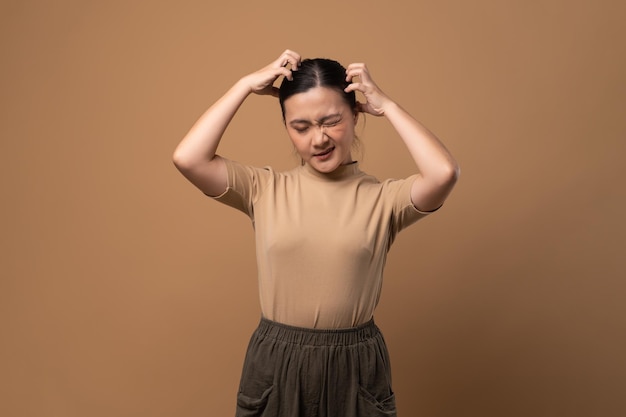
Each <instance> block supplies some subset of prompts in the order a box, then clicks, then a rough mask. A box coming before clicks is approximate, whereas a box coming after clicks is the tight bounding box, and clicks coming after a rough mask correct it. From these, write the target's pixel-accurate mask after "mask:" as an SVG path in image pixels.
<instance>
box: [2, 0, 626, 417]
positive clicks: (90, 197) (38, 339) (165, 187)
mask: <svg viewBox="0 0 626 417" xmlns="http://www.w3.org/2000/svg"><path fill="white" fill-rule="evenodd" d="M625 19H626V6H625V5H624V3H623V2H620V1H608V0H601V1H565V0H545V1H521V0H517V1H513V0H508V1H507V0H505V1H498V0H476V1H471V2H470V1H445V0H444V1H436V2H435V1H423V0H416V1H409V0H405V1H393V0H390V1H386V2H382V1H376V2H375V1H367V0H363V1H359V2H351V1H341V2H340V1H330V0H318V1H311V2H271V1H270V2H253V1H249V2H244V1H237V0H235V1H227V2H216V1H176V2H174V1H170V2H167V1H110V2H87V1H78V0H58V1H54V2H52V1H43V0H12V1H11V0H3V1H2V2H1V3H0V56H1V64H0V106H1V112H0V134H1V138H0V157H1V159H2V161H1V163H0V184H1V192H2V204H1V208H0V210H1V217H0V219H1V220H0V222H1V223H0V250H1V252H0V275H1V279H0V414H1V415H3V416H11V417H13V416H15V417H18V416H19V417H21V416H24V417H26V416H28V417H30V416H33V417H35V416H36V417H43V416H46V417H79V416H80V417H83V416H90V417H100V416H102V417H104V416H107V417H110V416H119V417H126V416H150V417H161V416H186V417H195V416H197V417H200V416H229V415H233V414H234V408H235V394H236V390H237V385H238V380H239V375H240V370H241V363H242V360H243V355H244V351H245V348H246V344H247V341H248V338H249V336H250V334H251V332H252V331H253V329H254V328H255V326H256V324H257V322H258V319H259V314H260V312H259V307H258V300H257V287H256V270H255V253H254V247H253V230H252V227H251V224H250V222H249V220H248V219H247V218H246V217H245V216H244V215H242V214H241V213H239V212H236V211H235V210H232V209H229V208H227V207H225V206H222V205H220V204H218V203H216V202H213V201H210V200H209V199H208V198H206V197H204V196H203V195H202V193H201V192H199V191H197V190H196V189H195V188H193V186H192V185H191V184H189V183H188V182H186V180H185V179H184V178H183V177H182V176H181V175H180V174H179V173H178V172H177V171H176V169H175V168H174V166H173V164H172V162H171V155H172V152H173V150H174V148H175V146H176V145H177V143H178V142H179V141H180V140H181V138H182V137H183V136H184V135H185V133H186V132H187V131H188V129H189V128H190V127H191V125H192V124H193V123H194V122H195V120H196V119H197V118H198V117H199V116H200V115H201V114H202V112H203V111H204V110H205V109H206V108H208V106H209V105H210V104H211V103H212V102H213V101H215V100H216V99H218V98H219V97H220V96H221V95H222V94H223V93H224V92H225V91H226V90H227V89H228V88H229V87H230V86H231V85H232V84H233V83H234V82H235V81H236V80H237V79H238V78H239V77H241V76H243V75H245V74H247V73H249V72H252V71H254V70H256V69H258V68H260V67H262V66H265V65H266V64H267V63H269V62H270V61H272V60H273V59H275V58H276V57H277V56H278V55H279V54H280V53H281V52H282V51H283V50H284V49H286V48H290V49H293V50H296V51H298V52H299V53H301V54H302V55H303V56H304V57H329V58H334V59H337V60H339V61H340V62H342V63H344V64H345V65H347V64H349V63H351V62H365V63H367V65H368V66H369V68H370V71H371V73H372V76H373V77H374V80H375V81H376V82H377V83H378V84H379V85H380V86H381V88H382V89H383V90H384V91H385V92H387V93H388V94H389V95H390V96H391V97H393V98H394V99H395V100H396V101H398V102H399V103H400V104H401V105H403V106H404V107H405V108H406V109H407V110H409V111H410V112H411V113H412V114H413V115H415V117H417V118H418V119H419V120H420V121H422V122H423V123H424V124H425V125H426V126H428V127H429V128H430V129H431V130H432V131H433V132H435V133H436V134H437V135H438V136H439V137H440V138H441V139H442V140H443V141H444V142H445V143H446V145H447V146H448V148H449V149H450V150H451V151H452V153H453V154H454V155H455V157H456V158H457V159H458V161H459V163H460V165H461V169H462V174H461V179H460V181H459V183H458V185H457V188H456V189H455V191H454V192H453V194H452V195H451V197H450V198H449V200H448V201H447V202H446V204H445V206H444V207H443V208H442V209H441V210H440V211H439V212H438V213H437V214H435V215H432V216H430V217H429V218H427V219H425V220H423V221H421V222H419V223H418V224H416V225H415V226H413V227H411V228H409V229H407V230H405V231H403V232H402V233H401V235H400V236H399V238H398V240H397V241H396V242H395V243H394V246H393V247H392V250H391V252H390V254H389V259H388V267H387V269H386V274H385V284H384V288H383V294H382V300H381V303H380V304H379V308H378V310H377V313H376V320H377V322H378V324H379V325H380V327H381V328H382V329H383V332H384V334H385V336H386V339H387V343H388V345H389V349H390V352H391V361H392V365H393V374H394V389H395V391H396V394H397V400H398V408H399V413H400V415H401V416H407V417H408V416H429V417H469V416H480V417H492V416H493V417H496V416H498V417H500V416H507V417H518V416H519V417H529V416H533V417H553V416H568V417H572V416H589V417H592V416H594V417H595V416H602V417H618V416H624V415H626V397H625V396H624V393H625V392H626V356H625V354H624V352H626V303H625V302H624V299H625V291H626V283H625V282H624V278H625V276H626V274H625V273H624V267H625V266H626V262H625V261H624V247H625V244H626V231H625V228H626V227H625V222H624V219H623V213H624V209H625V208H626V195H625V194H626V193H625V191H624V190H625V187H624V185H623V178H624V174H626V169H625V167H624V163H623V159H624V157H625V156H626V152H625V151H626V117H625V115H626V77H625V75H626V60H625V55H624V51H625V50H626V26H624V24H623V22H624V20H625ZM358 133H359V136H360V137H361V140H362V142H363V150H362V155H359V156H358V158H359V159H360V160H361V161H362V168H363V169H364V170H366V171H367V172H368V173H371V174H373V175H375V176H377V177H379V178H381V179H384V178H388V177H396V178H397V177H404V176H408V175H410V174H412V173H413V172H414V171H415V167H414V165H413V163H412V161H411V159H410V157H409V156H408V153H407V152H406V151H405V149H404V147H403V145H402V143H401V141H400V139H399V138H398V137H397V136H396V135H395V133H394V131H393V129H392V128H391V126H390V125H389V123H388V122H387V121H386V120H384V119H379V118H375V117H367V118H366V120H365V122H363V120H362V121H361V122H360V124H359V127H358ZM220 152H221V153H222V154H224V155H225V156H228V157H230V158H232V159H236V160H239V161H241V162H245V163H249V164H253V165H259V166H264V165H272V166H274V167H275V168H276V169H288V168H290V167H292V166H294V165H295V164H297V163H298V159H297V158H296V157H295V156H294V154H293V151H292V147H291V144H290V143H289V139H288V137H287V135H286V133H285V131H284V128H283V126H282V121H281V117H280V110H279V107H278V103H277V102H276V101H275V100H274V99H272V98H269V97H258V96H253V97H250V98H249V100H247V101H246V102H245V103H244V105H243V107H242V108H241V110H240V112H239V113H238V114H237V115H236V117H235V120H234V121H233V124H232V125H231V127H230V128H229V129H228V131H227V132H226V135H225V137H224V140H223V145H222V147H221V148H220Z"/></svg>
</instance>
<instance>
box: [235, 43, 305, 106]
mask: <svg viewBox="0 0 626 417" xmlns="http://www.w3.org/2000/svg"><path fill="white" fill-rule="evenodd" d="M300 61H301V58H300V54H298V53H296V52H294V51H290V50H289V49H287V50H286V51H285V52H283V53H282V54H281V55H280V56H279V57H278V59H276V60H275V61H273V62H272V63H271V64H269V65H267V66H266V67H264V68H261V69H260V70H258V71H256V72H253V73H252V74H249V75H246V76H245V77H244V78H243V80H242V81H245V83H246V84H247V85H248V86H249V87H250V92H252V93H255V94H259V95H272V96H274V97H278V88H277V87H274V85H273V84H274V82H275V81H276V79H278V77H280V76H281V75H282V76H285V77H286V78H287V79H288V80H291V79H292V76H291V71H297V70H298V66H299V65H300ZM288 65H290V67H289V68H287V66H288Z"/></svg>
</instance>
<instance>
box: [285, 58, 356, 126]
mask: <svg viewBox="0 0 626 417" xmlns="http://www.w3.org/2000/svg"><path fill="white" fill-rule="evenodd" d="M291 74H292V76H293V80H291V81H289V80H288V79H287V78H286V77H285V78H284V79H283V81H282V83H281V84H280V89H279V92H278V101H279V102H280V109H281V111H282V113H283V120H285V100H287V99H288V98H289V97H291V96H293V95H294V94H298V93H304V92H306V91H308V90H310V89H312V88H315V87H326V88H331V89H334V90H337V91H338V92H340V93H341V97H342V98H343V99H344V101H345V102H346V104H348V106H350V108H351V109H352V110H353V111H356V106H357V104H356V94H355V93H354V91H351V92H349V93H346V92H345V91H344V89H345V88H346V87H347V86H348V85H350V83H349V82H348V81H346V69H345V68H344V67H343V65H341V64H340V63H339V62H337V61H333V60H332V59H326V58H314V59H305V60H303V61H302V62H301V63H300V66H299V67H298V70H297V71H292V73H291Z"/></svg>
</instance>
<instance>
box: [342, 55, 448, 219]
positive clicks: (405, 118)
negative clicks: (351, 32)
mask: <svg viewBox="0 0 626 417" xmlns="http://www.w3.org/2000/svg"><path fill="white" fill-rule="evenodd" d="M355 77H358V81H355ZM346 80H347V81H349V82H351V84H350V85H349V86H348V87H347V88H346V92H348V91H361V92H362V93H363V95H364V96H365V98H366V100H367V101H366V102H365V103H359V107H360V111H362V112H364V113H369V114H372V115H374V116H385V117H386V118H387V120H389V122H390V123H391V125H392V126H393V127H394V129H395V130H396V132H398V135H400V137H401V138H402V140H403V141H404V143H405V145H406V147H407V148H408V150H409V153H410V154H411V157H412V158H413V160H414V161H415V164H416V165H417V169H418V171H419V176H418V177H417V178H416V179H415V181H414V182H413V185H412V186H411V201H412V202H413V205H414V206H415V207H416V208H417V209H418V210H420V211H431V210H435V209H437V208H439V207H440V206H441V205H442V204H443V202H444V201H445V199H446V197H447V196H448V194H450V191H452V188H453V187H454V184H455V183H456V181H457V179H458V176H459V166H458V164H457V163H456V161H455V160H454V158H453V157H452V155H451V154H450V152H449V151H448V150H447V149H446V147H445V146H444V144H443V143H442V142H441V141H440V140H439V139H438V138H437V137H436V136H435V135H434V134H433V133H432V132H430V131H429V130H428V129H427V128H426V127H425V126H424V125H423V124H421V123H420V122H418V121H417V120H416V119H415V118H413V116H411V115H410V114H409V113H407V112H406V110H404V109H403V108H402V107H400V106H399V105H398V104H397V103H396V102H394V101H393V100H391V99H390V98H389V97H388V96H387V95H385V94H384V93H383V92H382V91H381V89H380V88H379V87H378V86H377V85H376V84H375V83H374V81H373V80H372V78H371V76H370V74H369V71H368V69H367V67H366V66H365V64H351V65H350V66H348V68H347V70H346Z"/></svg>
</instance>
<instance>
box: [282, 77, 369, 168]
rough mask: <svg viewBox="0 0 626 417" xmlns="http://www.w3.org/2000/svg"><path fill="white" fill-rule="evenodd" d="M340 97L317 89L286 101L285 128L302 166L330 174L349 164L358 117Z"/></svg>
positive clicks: (333, 92) (328, 90)
mask: <svg viewBox="0 0 626 417" xmlns="http://www.w3.org/2000/svg"><path fill="white" fill-rule="evenodd" d="M341 95H342V93H341V92H339V91H337V90H334V89H330V88H326V87H316V88H312V89H310V90H308V91H306V92H304V93H298V94H295V95H293V96H291V97H289V98H288V99H287V100H285V103H284V105H285V128H286V129H287V134H288V135H289V138H290V139H291V142H292V143H293V146H294V147H295V149H296V151H297V152H298V154H299V155H300V158H301V159H302V161H304V163H306V164H309V165H311V166H312V167H313V168H315V169H316V170H317V171H319V172H323V173H330V172H332V171H334V170H335V169H337V168H338V167H339V166H340V165H344V164H348V163H350V162H352V155H351V153H350V150H351V148H352V143H353V142H354V128H355V125H356V122H357V119H358V113H355V112H354V110H353V109H351V108H350V107H349V106H348V104H347V103H346V101H345V100H344V99H343V98H342V96H341Z"/></svg>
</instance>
